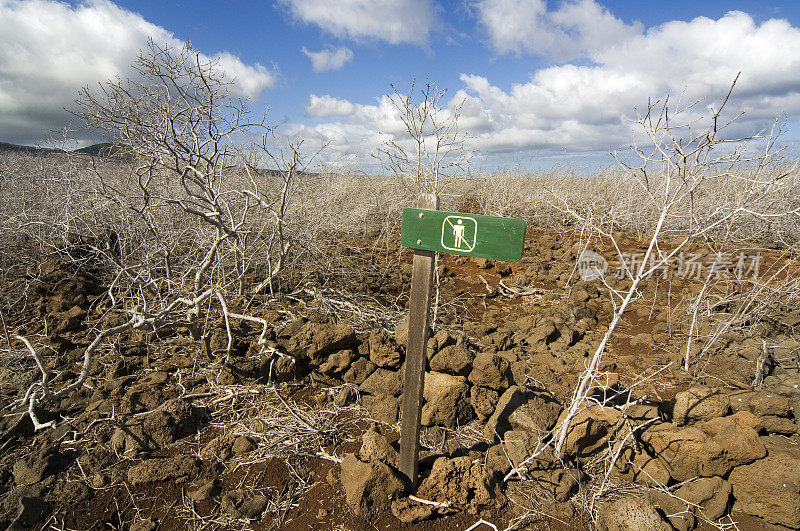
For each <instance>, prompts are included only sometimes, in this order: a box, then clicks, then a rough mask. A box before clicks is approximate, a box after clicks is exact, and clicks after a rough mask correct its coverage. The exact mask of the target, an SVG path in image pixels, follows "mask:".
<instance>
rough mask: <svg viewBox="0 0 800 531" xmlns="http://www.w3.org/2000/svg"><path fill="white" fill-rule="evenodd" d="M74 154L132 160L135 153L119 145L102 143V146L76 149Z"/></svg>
mask: <svg viewBox="0 0 800 531" xmlns="http://www.w3.org/2000/svg"><path fill="white" fill-rule="evenodd" d="M73 153H82V154H84V155H91V156H93V157H104V158H105V157H115V158H121V159H130V158H132V157H133V153H132V152H131V150H130V148H129V147H127V146H123V145H122V144H117V143H115V142H102V143H100V144H93V145H91V146H86V147H85V148H80V149H76V150H75V151H73Z"/></svg>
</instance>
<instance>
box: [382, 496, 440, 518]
mask: <svg viewBox="0 0 800 531" xmlns="http://www.w3.org/2000/svg"><path fill="white" fill-rule="evenodd" d="M435 511H436V509H435V507H434V506H433V505H428V504H425V503H419V502H415V501H413V500H411V499H409V498H398V499H396V500H394V501H393V502H392V514H393V515H394V517H395V518H397V519H398V520H400V521H401V522H403V523H405V524H416V523H417V522H421V521H422V520H427V519H428V518H430V517H431V516H433V513H434V512H435Z"/></svg>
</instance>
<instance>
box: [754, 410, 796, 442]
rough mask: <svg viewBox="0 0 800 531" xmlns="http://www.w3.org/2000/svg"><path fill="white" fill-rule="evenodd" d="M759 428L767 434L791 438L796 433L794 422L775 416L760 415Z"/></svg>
mask: <svg viewBox="0 0 800 531" xmlns="http://www.w3.org/2000/svg"><path fill="white" fill-rule="evenodd" d="M759 420H760V421H761V427H762V428H763V429H764V430H765V431H766V432H767V433H776V434H778V435H786V436H789V437H791V436H792V435H794V434H795V433H797V432H798V426H797V424H795V422H794V420H792V419H788V418H786V417H776V416H775V415H762V416H761V417H759Z"/></svg>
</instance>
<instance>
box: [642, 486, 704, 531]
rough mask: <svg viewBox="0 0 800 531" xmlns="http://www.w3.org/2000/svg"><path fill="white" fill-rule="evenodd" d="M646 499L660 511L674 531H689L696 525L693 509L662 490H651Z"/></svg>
mask: <svg viewBox="0 0 800 531" xmlns="http://www.w3.org/2000/svg"><path fill="white" fill-rule="evenodd" d="M647 499H648V500H650V502H651V503H652V504H653V505H655V506H656V507H658V508H659V509H661V512H662V513H664V514H665V515H666V516H667V519H668V520H669V523H670V525H671V526H672V527H673V528H674V529H675V530H676V531H689V530H690V529H694V528H695V526H696V525H697V518H696V517H695V515H694V512H693V509H694V507H692V506H691V505H689V504H687V503H686V502H685V501H683V500H681V499H678V497H677V496H673V495H672V494H670V493H669V492H666V491H662V490H651V491H649V492H648V493H647Z"/></svg>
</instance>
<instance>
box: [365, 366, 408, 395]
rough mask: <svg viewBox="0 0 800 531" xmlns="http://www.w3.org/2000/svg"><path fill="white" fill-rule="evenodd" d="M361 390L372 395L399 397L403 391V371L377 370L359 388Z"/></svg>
mask: <svg viewBox="0 0 800 531" xmlns="http://www.w3.org/2000/svg"><path fill="white" fill-rule="evenodd" d="M359 389H361V391H363V392H365V393H369V394H371V395H379V394H385V395H392V396H398V395H400V393H401V392H402V391H403V374H402V371H390V370H388V369H376V370H375V372H373V373H372V374H370V375H369V376H368V377H367V379H366V380H364V382H363V383H362V384H361V385H360V386H359Z"/></svg>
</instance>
